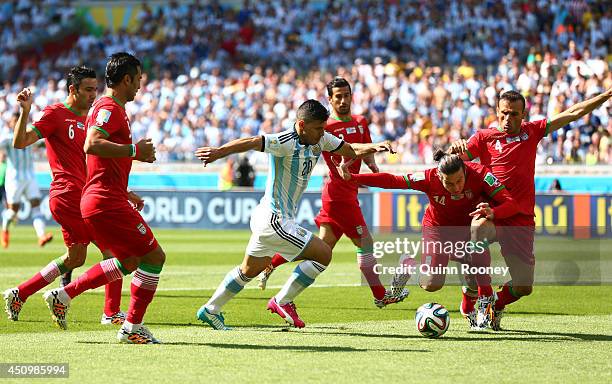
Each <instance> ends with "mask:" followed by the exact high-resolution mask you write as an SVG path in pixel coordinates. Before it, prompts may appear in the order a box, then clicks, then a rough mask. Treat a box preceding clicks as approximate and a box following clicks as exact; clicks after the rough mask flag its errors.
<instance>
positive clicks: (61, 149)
mask: <svg viewBox="0 0 612 384" xmlns="http://www.w3.org/2000/svg"><path fill="white" fill-rule="evenodd" d="M86 118H87V116H81V115H79V114H77V113H76V112H75V111H74V110H73V109H71V108H70V107H69V106H68V105H66V104H64V103H57V104H53V105H50V106H48V107H46V108H45V109H43V114H42V117H41V118H40V119H39V120H38V121H36V122H35V123H34V124H32V125H31V128H32V129H33V130H34V131H35V132H36V134H38V137H40V138H41V139H42V138H44V139H45V143H46V146H47V158H48V159H49V166H50V167H51V173H52V176H53V181H51V187H50V189H49V197H50V198H52V197H55V196H58V195H61V194H64V193H69V192H78V194H79V196H80V194H81V191H82V190H83V187H84V186H85V179H86V177H87V175H86V169H87V168H86V165H85V152H83V145H84V144H85V137H86V136H87V133H86V131H85V119H86ZM77 203H78V202H77Z"/></svg>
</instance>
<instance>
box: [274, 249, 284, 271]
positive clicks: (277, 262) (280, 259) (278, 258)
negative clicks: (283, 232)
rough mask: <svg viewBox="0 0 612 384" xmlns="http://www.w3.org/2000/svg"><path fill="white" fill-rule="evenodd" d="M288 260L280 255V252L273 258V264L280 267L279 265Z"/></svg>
mask: <svg viewBox="0 0 612 384" xmlns="http://www.w3.org/2000/svg"><path fill="white" fill-rule="evenodd" d="M286 262H287V260H285V259H284V258H283V257H282V256H281V255H279V254H278V253H277V254H275V255H274V257H273V258H272V266H273V267H274V268H276V267H278V266H279V265H283V264H285V263H286Z"/></svg>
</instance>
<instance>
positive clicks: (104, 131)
mask: <svg viewBox="0 0 612 384" xmlns="http://www.w3.org/2000/svg"><path fill="white" fill-rule="evenodd" d="M92 128H95V129H97V130H98V131H100V132H102V133H103V134H104V135H105V136H106V137H109V136H110V134H109V133H108V132H106V130H104V129H103V128H100V127H92Z"/></svg>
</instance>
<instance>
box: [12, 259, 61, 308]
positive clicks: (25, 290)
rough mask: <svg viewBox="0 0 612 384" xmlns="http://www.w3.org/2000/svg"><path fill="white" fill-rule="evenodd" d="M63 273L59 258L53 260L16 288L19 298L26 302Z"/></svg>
mask: <svg viewBox="0 0 612 384" xmlns="http://www.w3.org/2000/svg"><path fill="white" fill-rule="evenodd" d="M64 272H66V268H65V267H64V262H63V260H62V259H61V257H60V258H58V259H56V260H53V261H52V262H50V263H49V264H47V266H46V267H44V268H43V269H42V270H41V271H40V272H36V274H35V275H34V276H32V277H31V278H30V279H29V280H28V281H26V282H24V283H22V284H21V285H19V286H18V287H17V288H18V289H19V298H20V299H21V300H23V301H26V300H27V299H28V297H30V296H32V295H33V294H35V293H36V292H38V291H40V290H41V289H43V288H44V287H46V286H47V285H49V284H51V283H52V282H53V280H55V279H57V277H58V276H59V275H61V274H62V273H64Z"/></svg>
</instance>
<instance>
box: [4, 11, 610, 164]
mask: <svg viewBox="0 0 612 384" xmlns="http://www.w3.org/2000/svg"><path fill="white" fill-rule="evenodd" d="M74 14H75V11H74V9H73V8H71V7H70V6H69V5H67V4H66V2H64V1H58V0H49V1H30V0H17V1H12V2H5V3H3V4H1V5H0V38H1V39H2V40H1V41H2V43H0V44H1V45H2V49H1V52H0V79H2V81H3V84H2V87H1V88H0V125H2V128H3V129H7V127H8V124H9V121H10V120H11V118H12V116H13V114H14V113H16V112H17V110H18V108H17V105H16V94H17V93H18V92H19V91H20V90H21V89H22V88H23V87H25V86H30V87H31V88H32V89H33V90H34V93H35V95H36V96H35V103H34V104H35V106H36V107H38V108H40V107H43V106H45V105H48V104H50V103H53V102H57V101H61V100H63V98H64V97H65V94H66V90H65V82H64V81H63V80H61V78H62V76H63V74H64V72H65V71H66V69H67V68H69V67H71V66H73V65H78V64H86V65H89V66H92V67H94V68H95V69H96V70H97V71H98V73H99V74H102V73H103V65H104V63H105V62H106V60H107V57H108V56H109V55H110V54H111V53H113V52H117V51H122V50H126V51H130V52H134V53H135V54H136V55H137V56H139V57H141V58H142V59H143V67H144V68H143V69H144V71H145V72H146V75H145V77H144V78H143V84H142V88H141V90H140V92H139V94H138V95H137V98H136V100H135V102H134V103H130V104H128V107H127V108H128V112H129V114H130V119H131V121H132V131H133V137H135V138H137V139H138V138H141V137H145V136H146V137H151V138H153V140H154V142H155V143H156V144H157V152H158V159H160V160H162V161H193V160H194V159H193V150H194V149H195V148H197V147H199V146H202V145H212V146H215V145H220V144H222V143H224V142H226V141H228V140H231V139H234V138H237V137H241V136H250V135H254V134H258V133H259V132H276V131H280V130H282V129H287V128H289V127H290V126H291V124H292V120H293V118H294V115H293V113H294V112H293V111H294V110H295V109H296V108H297V106H298V105H299V104H301V103H302V102H303V101H304V100H306V99H309V98H316V99H320V100H321V101H324V100H326V94H325V84H326V82H327V81H329V80H331V79H332V78H333V77H334V76H335V75H340V76H344V77H346V78H347V79H348V80H349V81H350V82H351V83H352V85H353V113H354V114H365V115H366V116H367V117H368V120H369V122H370V130H371V133H372V139H373V140H374V141H378V140H382V139H385V138H386V139H392V140H396V141H397V143H398V153H399V156H398V157H396V158H391V160H390V161H396V162H401V163H431V162H432V161H433V160H432V152H433V148H435V147H436V146H443V145H445V144H447V143H449V142H450V141H453V140H456V139H459V138H467V137H469V136H470V135H471V134H472V133H474V132H475V131H476V130H478V129H483V128H486V127H488V126H489V124H491V123H494V121H495V110H494V106H495V100H496V95H497V94H498V93H499V92H501V91H503V90H507V89H516V90H518V91H520V92H521V93H522V94H523V95H525V96H526V97H527V100H528V105H527V108H528V120H535V119H540V118H544V117H546V116H551V115H553V114H556V113H558V112H560V111H562V110H564V109H565V108H567V107H568V106H569V105H572V104H574V103H576V102H578V101H580V100H583V99H586V98H588V97H591V96H593V95H595V94H597V93H600V92H602V91H604V90H606V89H608V88H610V87H612V74H611V72H610V69H609V66H610V62H611V58H612V52H611V51H610V46H611V44H610V43H611V42H612V8H611V7H609V4H607V2H606V1H605V0H604V1H582V0H574V1H564V0H538V1H513V0H504V1H492V0H490V1H477V0H466V1H459V0H450V1H449V0H444V1H384V2H383V1H363V2H358V3H353V2H331V3H330V4H327V3H326V2H324V1H314V2H310V3H309V2H307V1H292V0H282V1H262V2H259V1H258V2H249V1H244V3H243V5H242V7H240V8H239V9H233V8H231V7H226V6H223V5H222V4H219V3H218V2H216V1H210V2H198V1H196V2H189V3H183V2H176V1H171V2H169V3H168V4H167V5H164V6H159V7H153V6H149V5H147V4H146V3H145V4H144V5H143V7H142V10H141V11H140V13H139V14H138V17H137V19H138V22H137V25H136V26H135V28H133V29H131V30H130V31H125V30H121V31H119V32H116V33H111V32H108V33H104V34H103V35H101V36H95V35H94V34H89V33H83V34H82V35H80V36H79V37H78V40H76V43H75V45H74V46H73V47H72V48H71V49H70V50H67V51H64V52H63V53H61V54H59V55H51V56H49V55H33V56H28V57H27V58H25V59H24V58H23V57H19V54H20V52H24V51H28V52H31V49H32V47H35V46H36V41H37V39H40V38H42V37H41V36H43V37H44V38H45V39H53V38H54V36H58V34H61V31H60V30H58V28H57V25H64V24H69V23H71V17H66V15H74ZM72 19H74V20H79V18H77V17H73V18H72ZM54 26H55V27H54ZM80 30H82V31H86V30H87V29H86V28H81V29H80ZM26 59H27V60H26ZM100 83H101V85H102V82H100ZM36 107H34V111H35V110H36V109H35V108H36ZM611 113H612V111H610V108H609V106H608V107H606V106H605V105H604V106H602V107H601V108H599V109H598V110H596V111H595V112H593V114H591V115H588V116H587V117H585V118H584V119H582V120H580V121H578V122H575V123H574V124H571V125H570V126H568V127H566V128H565V129H564V130H562V131H558V132H555V133H553V134H552V135H550V136H549V137H547V138H545V139H544V140H543V141H542V143H541V145H540V148H539V156H538V160H537V161H538V163H540V164H544V163H548V164H551V163H586V164H588V165H592V164H598V163H599V164H612V144H611V142H610V140H611V135H612V119H610V114H611ZM381 159H382V158H381ZM252 160H253V161H254V162H256V163H257V162H263V161H265V157H263V156H258V155H257V154H255V155H254V157H253V159H252Z"/></svg>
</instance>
